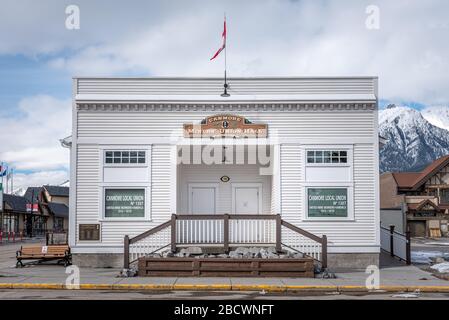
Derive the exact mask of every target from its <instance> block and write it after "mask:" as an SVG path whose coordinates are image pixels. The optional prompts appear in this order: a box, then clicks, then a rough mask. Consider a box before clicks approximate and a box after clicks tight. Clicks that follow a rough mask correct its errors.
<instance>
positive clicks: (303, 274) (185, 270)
mask: <svg viewBox="0 0 449 320" xmlns="http://www.w3.org/2000/svg"><path fill="white" fill-rule="evenodd" d="M138 275H139V276H141V277H295V278H313V277H314V261H313V259H312V258H299V259H291V258H285V259H281V258H277V259H232V258H148V257H142V258H139V260H138Z"/></svg>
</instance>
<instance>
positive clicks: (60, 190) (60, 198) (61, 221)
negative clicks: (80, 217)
mask: <svg viewBox="0 0 449 320" xmlns="http://www.w3.org/2000/svg"><path fill="white" fill-rule="evenodd" d="M68 206H69V187H62V186H49V185H46V186H43V187H42V201H41V207H42V210H43V211H45V212H47V213H48V217H49V218H48V221H47V228H48V230H52V231H55V232H61V231H67V230H68V228H69V207H68Z"/></svg>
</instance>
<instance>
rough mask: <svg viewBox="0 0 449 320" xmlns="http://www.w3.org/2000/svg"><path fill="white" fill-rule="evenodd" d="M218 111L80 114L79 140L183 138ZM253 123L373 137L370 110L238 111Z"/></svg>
mask: <svg viewBox="0 0 449 320" xmlns="http://www.w3.org/2000/svg"><path fill="white" fill-rule="evenodd" d="M214 114H217V112H179V111H178V112H177V111H173V112H151V111H148V112H91V111H87V112H86V111H79V113H78V137H79V138H114V137H128V138H134V137H135V138H148V137H170V136H171V135H172V134H174V135H176V136H181V135H182V126H183V124H184V123H199V122H200V121H201V120H203V119H204V118H205V117H207V116H210V115H214ZM239 115H241V116H244V117H247V118H248V120H250V121H253V122H254V123H257V122H261V123H267V124H268V130H269V134H270V135H273V134H279V136H282V137H289V138H298V139H301V140H304V139H307V138H322V139H326V138H339V137H341V138H351V137H354V138H361V137H365V138H367V137H372V136H373V134H374V130H373V121H374V112H373V111H360V112H355V111H335V112H320V111H304V112H263V113H262V112H244V111H243V112H239Z"/></svg>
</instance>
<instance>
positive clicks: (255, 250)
mask: <svg viewBox="0 0 449 320" xmlns="http://www.w3.org/2000/svg"><path fill="white" fill-rule="evenodd" d="M249 252H251V253H252V254H253V255H256V254H258V253H259V252H260V248H258V247H251V248H249Z"/></svg>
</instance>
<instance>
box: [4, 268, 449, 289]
mask: <svg viewBox="0 0 449 320" xmlns="http://www.w3.org/2000/svg"><path fill="white" fill-rule="evenodd" d="M119 271H120V270H118V269H93V268H81V269H80V287H79V288H80V289H91V290H167V291H171V290H214V291H215V290H225V291H230V290H244V291H263V290H264V291H267V292H285V291H324V292H340V291H341V292H343V291H346V292H349V291H370V290H368V289H367V288H366V285H365V282H366V279H367V277H368V274H366V273H364V272H363V271H354V272H339V273H336V277H337V278H336V279H320V278H313V279H312V278H224V277H223V278H193V277H190V278H185V277H182V278H181V277H172V278H151V277H133V278H120V277H117V275H118V274H119ZM68 276H69V274H66V273H65V268H64V267H62V266H57V265H36V266H27V267H25V268H19V269H16V268H13V267H12V266H11V265H10V266H9V267H6V268H5V264H3V267H2V268H0V289H24V288H26V289H66V285H65V284H66V279H67V277H68ZM379 289H380V290H384V291H388V292H407V291H415V290H420V291H422V292H449V282H448V281H445V280H441V279H438V278H436V277H433V276H432V275H431V274H430V273H427V272H425V271H423V270H421V269H419V268H417V267H414V266H398V267H391V268H383V269H381V270H380V288H379Z"/></svg>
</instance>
